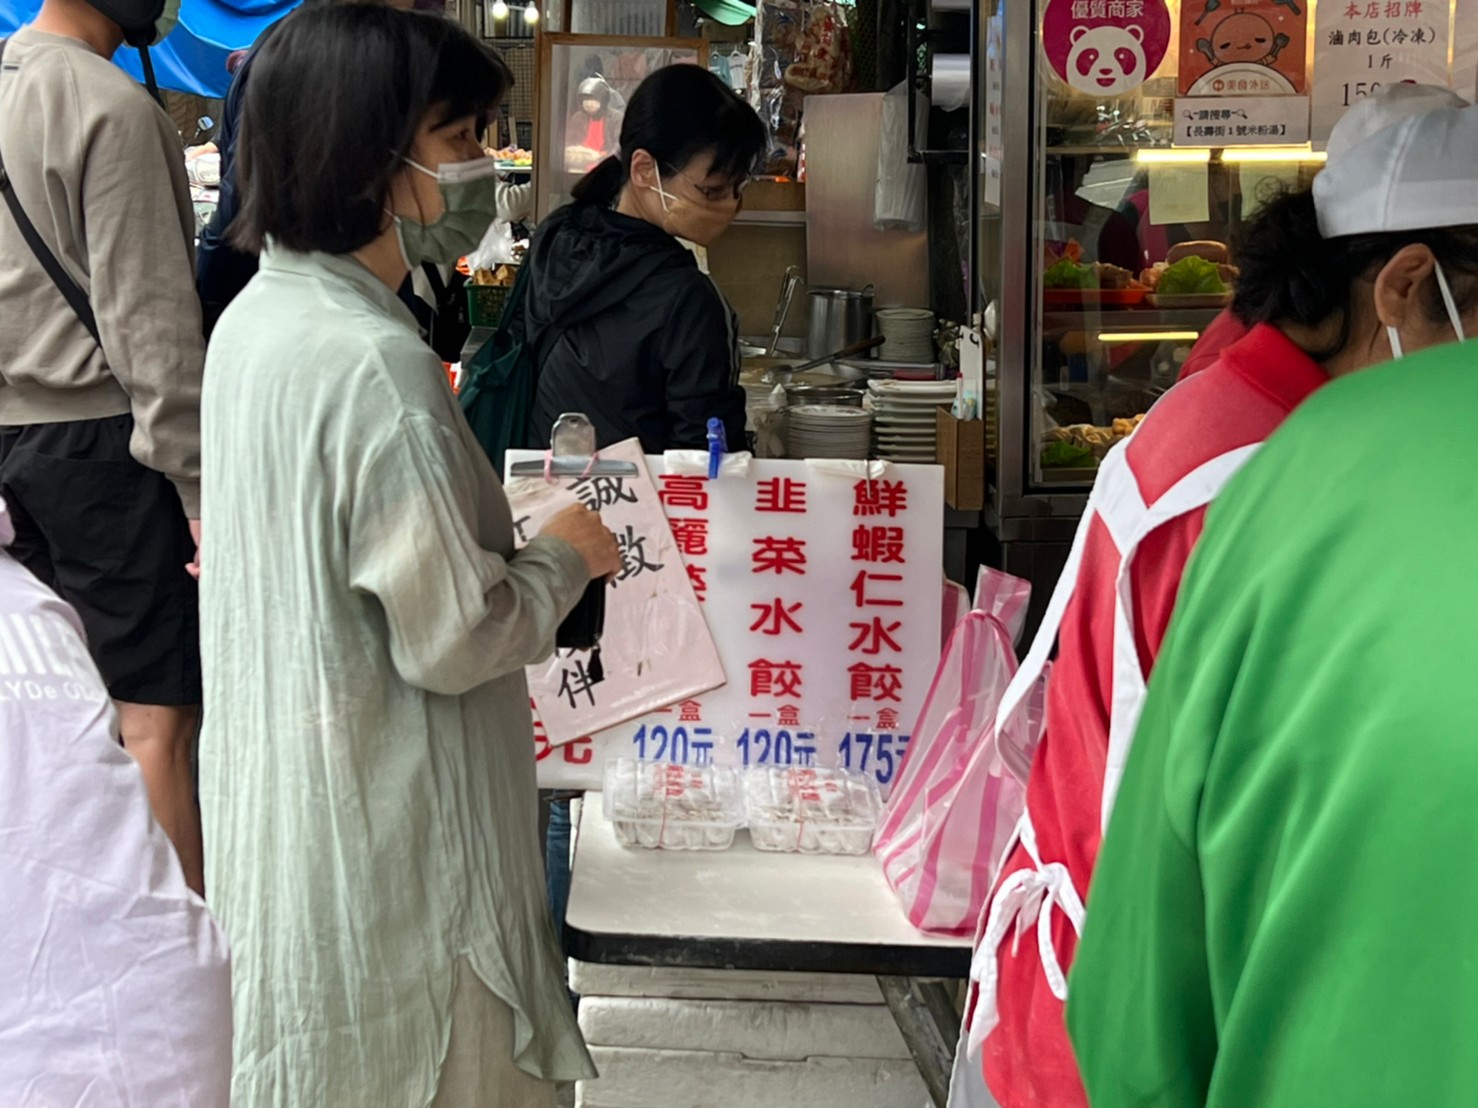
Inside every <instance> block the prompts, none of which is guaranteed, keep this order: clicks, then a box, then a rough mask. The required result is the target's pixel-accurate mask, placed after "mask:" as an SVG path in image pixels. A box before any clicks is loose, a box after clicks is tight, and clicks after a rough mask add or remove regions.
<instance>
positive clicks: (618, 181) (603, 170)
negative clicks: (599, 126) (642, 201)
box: [570, 154, 626, 208]
mask: <svg viewBox="0 0 1478 1108" xmlns="http://www.w3.org/2000/svg"><path fill="white" fill-rule="evenodd" d="M625 187H626V167H625V166H624V165H622V164H621V159H620V158H619V157H617V156H616V155H615V154H612V155H611V156H610V157H609V158H607V159H605V161H603V162H601V163H600V164H599V165H597V166H596V167H595V168H594V169H592V170H590V172H588V173H586V174H585V176H583V177H581V178H580V180H579V181H578V182H576V184H575V187H574V188H573V189H572V190H571V191H570V195H571V196H573V197H574V199H575V203H576V204H593V205H595V206H596V207H598V208H609V207H612V206H613V205H614V204H615V203H616V201H617V199H618V198H619V197H620V196H621V190H622V189H623V188H625Z"/></svg>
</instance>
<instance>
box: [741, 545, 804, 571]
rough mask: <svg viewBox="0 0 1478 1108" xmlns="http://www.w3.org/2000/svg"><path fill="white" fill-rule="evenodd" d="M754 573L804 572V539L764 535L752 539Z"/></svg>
mask: <svg viewBox="0 0 1478 1108" xmlns="http://www.w3.org/2000/svg"><path fill="white" fill-rule="evenodd" d="M753 572H755V573H777V574H778V573H802V574H803V573H805V572H806V543H805V540H804V539H796V538H788V537H787V538H775V537H773V536H766V537H764V538H758V539H755V540H754V570H753Z"/></svg>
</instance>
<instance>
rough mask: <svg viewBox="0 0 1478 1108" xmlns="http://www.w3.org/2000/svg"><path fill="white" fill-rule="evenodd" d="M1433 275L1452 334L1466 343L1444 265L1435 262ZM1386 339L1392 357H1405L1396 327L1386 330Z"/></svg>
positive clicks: (1397, 358) (1465, 336)
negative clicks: (1388, 342) (1389, 344)
mask: <svg viewBox="0 0 1478 1108" xmlns="http://www.w3.org/2000/svg"><path fill="white" fill-rule="evenodd" d="M1433 267H1434V268H1433V270H1432V275H1433V276H1434V277H1436V278H1437V289H1438V291H1440V292H1441V293H1442V306H1443V307H1445V308H1446V309H1447V320H1448V322H1449V323H1451V324H1452V333H1453V334H1454V335H1456V336H1457V341H1458V342H1466V341H1467V339H1468V336H1467V335H1465V334H1464V333H1463V317H1462V315H1460V314H1459V312H1458V310H1457V301H1456V300H1455V299H1454V298H1453V295H1452V286H1451V285H1449V284H1448V283H1447V274H1446V272H1445V271H1444V270H1443V269H1442V263H1441V262H1439V261H1435V260H1434V261H1433ZM1386 338H1388V339H1389V340H1390V342H1391V355H1392V357H1394V358H1395V360H1396V361H1398V362H1399V361H1400V360H1401V359H1402V358H1403V357H1405V354H1406V352H1405V351H1404V350H1403V349H1402V347H1401V332H1399V331H1397V330H1396V328H1394V327H1387V328H1386Z"/></svg>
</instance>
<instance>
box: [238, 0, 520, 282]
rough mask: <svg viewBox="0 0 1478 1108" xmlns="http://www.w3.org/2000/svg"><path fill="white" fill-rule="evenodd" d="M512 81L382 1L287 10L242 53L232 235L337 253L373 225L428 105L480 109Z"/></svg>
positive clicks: (487, 57)
mask: <svg viewBox="0 0 1478 1108" xmlns="http://www.w3.org/2000/svg"><path fill="white" fill-rule="evenodd" d="M512 85H513V74H512V72H511V71H510V70H509V68H508V66H507V65H506V64H505V63H504V62H503V60H502V58H500V57H499V56H498V55H497V53H496V52H494V51H493V50H491V49H489V48H488V47H486V46H484V45H483V44H482V43H480V42H478V41H477V39H476V38H474V37H473V36H472V35H471V34H469V33H468V32H467V31H466V30H464V29H463V28H462V27H461V26H459V25H458V24H456V23H454V22H453V21H451V20H449V19H446V18H444V17H442V16H438V15H428V14H423V13H420V12H403V11H397V10H396V9H394V8H391V7H389V6H387V5H383V4H339V5H333V6H327V7H313V8H307V9H303V10H300V11H297V12H294V13H293V14H292V15H290V16H288V17H287V18H286V19H284V20H283V21H282V23H281V24H279V25H277V26H275V27H274V28H273V29H272V34H271V36H270V38H268V39H267V40H266V41H265V42H264V43H263V44H262V46H261V47H260V48H259V50H258V52H257V54H256V56H255V57H254V58H253V59H252V66H251V71H250V79H249V80H248V82H247V86H246V90H245V98H244V101H243V112H242V127H241V140H240V143H239V145H238V148H237V177H238V187H239V189H240V193H241V208H240V211H239V212H238V214H237V216H236V218H235V219H234V220H233V221H232V224H231V238H232V240H233V241H234V242H235V243H236V244H237V245H239V246H241V247H243V248H244V249H247V250H252V251H257V250H260V249H261V248H262V246H263V244H264V243H265V242H266V240H267V239H268V238H270V239H272V240H273V241H274V242H276V243H279V244H281V245H282V246H284V247H286V248H288V249H289V250H297V251H302V252H308V251H324V252H326V253H330V254H348V253H351V252H352V251H355V250H358V249H359V248H360V247H363V246H366V245H368V244H369V243H371V242H373V241H374V239H375V238H376V237H377V236H378V235H379V234H380V231H381V230H382V228H383V227H384V221H385V208H386V207H387V205H388V204H389V200H390V184H391V181H392V179H393V178H394V175H395V173H396V172H397V171H398V170H399V169H400V167H401V165H402V159H403V158H404V157H406V156H407V154H408V153H409V152H410V148H411V144H412V143H413V142H414V140H415V137H416V131H417V129H418V128H419V127H420V126H421V124H422V123H423V122H424V121H425V119H426V117H427V115H428V113H430V112H433V111H435V112H436V113H437V114H438V117H439V118H437V119H436V120H434V121H433V123H434V125H435V126H441V125H443V124H446V123H450V122H452V121H453V120H457V119H462V118H464V117H466V116H482V115H485V114H487V113H488V112H490V111H491V110H492V109H493V108H494V107H496V106H497V104H498V102H499V101H500V100H501V99H502V98H503V95H504V94H505V93H506V92H507V91H508V89H509V88H510V87H512Z"/></svg>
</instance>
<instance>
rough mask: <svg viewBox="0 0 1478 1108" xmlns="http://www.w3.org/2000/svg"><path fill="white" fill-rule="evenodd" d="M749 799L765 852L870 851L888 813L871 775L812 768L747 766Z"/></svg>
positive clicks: (755, 836)
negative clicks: (882, 819) (879, 827)
mask: <svg viewBox="0 0 1478 1108" xmlns="http://www.w3.org/2000/svg"><path fill="white" fill-rule="evenodd" d="M744 799H745V806H746V808H747V809H748V814H749V837H750V838H751V839H752V840H753V841H754V845H755V847H756V848H757V849H759V850H776V851H790V852H799V853H802V854H866V853H867V852H868V851H869V850H871V849H872V837H873V833H874V832H875V831H876V830H877V826H878V820H879V819H880V818H881V817H882V812H883V798H882V794H881V793H880V792H879V791H878V786H877V782H876V781H874V780H873V779H872V778H871V777H869V776H868V775H866V774H863V773H850V772H848V771H847V770H840V769H820V768H816V767H812V766H758V767H754V768H751V769H749V770H746V771H745V774H744Z"/></svg>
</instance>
